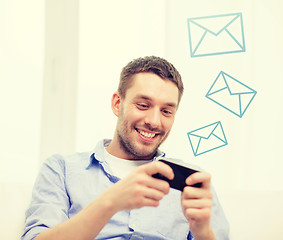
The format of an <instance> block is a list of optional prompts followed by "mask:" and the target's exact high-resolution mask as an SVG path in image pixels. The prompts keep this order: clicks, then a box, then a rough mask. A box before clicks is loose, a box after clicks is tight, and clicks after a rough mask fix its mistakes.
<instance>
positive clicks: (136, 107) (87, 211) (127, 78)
mask: <svg viewBox="0 0 283 240" xmlns="http://www.w3.org/2000/svg"><path fill="white" fill-rule="evenodd" d="M160 93H162V94H160ZM182 93H183V83H182V80H181V76H180V74H179V73H178V71H177V70H176V69H175V68H174V66H173V65H172V64H171V63H169V62H167V61H166V60H164V59H162V58H158V57H145V58H139V59H136V60H133V61H132V62H130V63H129V64H128V65H127V66H126V67H124V68H123V70H122V73H121V76H120V84H119V88H118V91H117V92H116V93H114V94H113V97H112V111H113V113H114V114H115V115H116V116H117V118H118V121H117V126H116V130H115V133H114V137H113V140H103V141H101V142H100V143H98V145H97V147H96V148H95V150H94V151H92V152H90V153H77V154H74V155H71V156H65V157H63V156H59V155H55V156H53V157H51V158H50V159H48V160H46V161H45V163H44V165H43V167H42V169H41V172H40V174H39V176H38V179H37V181H36V184H35V187H34V191H33V197H32V202H31V205H30V207H29V209H28V210H27V213H26V228H25V233H24V235H23V236H22V239H23V240H27V239H36V240H41V239H42V240H44V239H52V240H53V239H60V240H61V239H68V240H71V239H91V240H92V239H154V240H158V239H174V240H181V239H195V240H212V239H217V240H222V239H228V233H227V232H228V230H227V229H228V227H227V226H228V224H227V221H226V219H225V216H224V214H223V211H222V209H221V207H220V205H219V203H218V201H217V198H216V195H215V193H214V192H212V191H213V189H212V188H211V186H210V175H209V174H208V173H205V172H197V173H194V174H193V175H191V176H190V177H188V178H187V180H186V183H187V185H188V186H186V187H185V188H184V190H183V192H180V191H178V190H175V189H170V186H169V184H168V183H167V182H166V181H163V180H160V179H156V178H154V177H152V175H154V174H156V173H160V174H162V175H164V176H165V177H167V178H169V179H173V178H174V173H173V171H172V169H171V168H170V167H169V166H168V165H166V164H164V163H162V162H159V161H155V160H156V158H157V157H158V156H164V153H162V152H161V151H160V150H158V148H159V146H160V144H161V143H162V142H163V141H164V140H165V139H166V138H167V136H168V134H169V132H170V130H171V127H172V124H173V122H174V118H175V114H176V111H177V108H178V105H179V102H180V99H181V96H182ZM176 161H178V160H176ZM195 183H202V187H201V188H195V187H192V186H191V185H194V184H195ZM193 237H194V238H193Z"/></svg>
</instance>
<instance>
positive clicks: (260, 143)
mask: <svg viewBox="0 0 283 240" xmlns="http://www.w3.org/2000/svg"><path fill="white" fill-rule="evenodd" d="M149 6H150V7H149ZM280 7H281V8H280ZM282 7H283V5H282V3H281V2H280V1H276V0H273V1H252V0H249V1H247V0H245V1H223V0H218V1H208V0H207V1H198V2H196V1H188V0H178V1H173V0H168V1H119V2H117V1H104V2H103V3H100V2H99V3H98V2H97V1H87V0H85V1H81V2H80V34H79V36H80V45H79V49H80V56H79V58H80V60H79V79H78V81H79V92H78V125H77V150H79V151H83V150H88V149H91V148H93V147H94V145H95V144H96V142H97V141H98V140H100V139H101V138H103V137H109V138H111V137H112V134H113V130H114V128H115V123H116V118H115V116H114V115H113V113H112V112H111V109H110V99H111V94H112V93H113V92H114V91H115V90H116V88H117V84H118V78H119V73H120V71H121V68H122V67H123V66H124V65H125V64H126V63H127V62H128V61H129V60H131V59H133V58H136V57H139V56H145V55H159V56H161V57H165V58H167V59H168V60H169V61H171V62H172V63H173V64H174V65H175V66H176V67H177V68H178V69H179V70H180V73H181V74H182V76H183V80H184V84H185V93H184V96H183V99H182V102H181V106H180V109H179V110H178V113H177V117H176V122H175V125H174V127H173V130H172V132H171V135H170V136H169V138H168V140H167V141H166V142H165V143H164V144H163V146H162V148H163V149H166V152H167V153H168V154H169V155H171V156H175V157H180V158H182V159H184V160H187V161H191V162H193V163H196V164H199V165H200V166H202V167H203V168H204V169H206V170H207V171H209V172H211V173H212V175H213V183H214V186H215V187H216V189H217V192H218V195H219V197H220V200H221V202H222V203H223V207H224V208H225V211H226V212H227V216H228V218H229V221H230V222H231V239H233V240H238V239H265V238H266V236H269V237H270V238H273V239H277V238H278V237H279V236H283V232H282V230H281V229H282V227H283V226H282V223H280V219H281V218H280V216H279V215H277V213H278V212H282V211H281V209H282V207H281V206H280V203H279V201H274V200H273V199H274V197H275V196H278V199H279V200H280V201H281V200H282V191H283V184H282V182H283V175H282V174H280V172H281V169H282V167H283V162H282V157H281V152H280V145H281V143H282V141H281V136H282V133H283V127H282V125H281V122H282V121H283V112H282V110H281V109H282V102H283V96H282V94H281V92H282V90H283V73H282V70H281V67H280V66H281V65H282V60H281V55H282V53H283V47H282V46H283V45H282V38H283V31H282V27H280V26H281V24H282V23H283V18H282V16H281V14H280V9H282ZM235 12H242V14H243V22H244V34H245V43H246V52H243V53H234V54H226V55H217V56H210V57H199V58H194V59H193V58H191V57H190V54H189V40H188V29H187V18H189V17H200V16H209V15H217V14H227V13H235ZM144 23H145V24H147V25H146V27H144V26H143V24H144ZM221 70H222V71H224V72H226V73H228V74H230V75H232V76H233V77H235V78H236V79H238V80H240V81H242V82H244V83H245V84H246V85H248V86H250V87H252V88H253V89H255V90H256V91H257V92H258V94H257V95H256V97H255V98H254V100H253V102H252V103H251V105H250V107H249V108H248V110H247V111H246V113H245V114H244V116H243V117H242V118H238V117H237V116H235V115H233V114H231V113H230V112H228V111H226V110H224V109H222V108H220V107H219V106H218V105H216V104H214V103H212V102H211V101H209V100H208V99H206V98H205V97H204V96H205V94H206V93H207V91H208V89H209V87H210V86H211V84H212V83H213V81H214V80H215V79H216V77H217V75H218V73H219V72H220V71H221ZM106 119H107V120H106ZM219 120H220V121H221V122H222V124H223V127H224V131H225V134H226V137H227V139H228V145H227V146H225V147H223V148H219V149H217V150H215V151H211V152H209V153H206V154H203V155H200V156H198V157H194V156H193V153H192V150H191V147H190V145H189V141H188V138H187V132H188V131H191V130H194V129H197V128H200V127H202V126H205V125H207V124H209V123H213V122H215V121H219ZM245 198H246V199H245ZM270 202H272V203H273V204H274V205H272V207H270V208H269V211H268V212H264V213H262V218H263V219H264V218H265V216H266V217H268V218H269V219H270V216H273V219H272V221H270V222H269V223H267V224H266V225H265V226H266V227H265V228H262V229H261V231H258V224H259V223H260V219H259V216H256V215H255V213H257V211H258V210H259V209H258V208H260V206H268V205H269V203H270ZM255 203H257V204H255ZM248 209H249V211H250V215H249V213H248V212H247V211H248ZM260 211H261V210H260ZM246 214H248V215H246ZM243 215H246V217H245V219H246V221H245V220H244V219H243ZM247 223H248V224H249V228H248V229H247V228H246V224H247ZM280 226H281V227H280ZM242 231H245V232H248V233H247V234H246V235H245V236H243V232H242Z"/></svg>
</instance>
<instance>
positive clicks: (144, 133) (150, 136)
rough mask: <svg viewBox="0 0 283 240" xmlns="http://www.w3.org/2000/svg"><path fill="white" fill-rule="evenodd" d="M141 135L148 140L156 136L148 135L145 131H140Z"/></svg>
mask: <svg viewBox="0 0 283 240" xmlns="http://www.w3.org/2000/svg"><path fill="white" fill-rule="evenodd" d="M139 133H140V134H141V135H143V136H145V137H147V138H153V137H154V136H155V134H154V133H148V132H144V131H141V130H139Z"/></svg>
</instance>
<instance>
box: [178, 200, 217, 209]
mask: <svg viewBox="0 0 283 240" xmlns="http://www.w3.org/2000/svg"><path fill="white" fill-rule="evenodd" d="M182 206H183V207H184V208H185V209H187V208H197V209H202V208H211V206H212V201H211V199H208V198H202V199H190V200H187V199H183V200H182Z"/></svg>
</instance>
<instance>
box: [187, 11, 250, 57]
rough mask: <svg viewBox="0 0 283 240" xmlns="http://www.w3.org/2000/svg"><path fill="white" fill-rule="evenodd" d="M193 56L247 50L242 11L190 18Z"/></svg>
mask: <svg viewBox="0 0 283 240" xmlns="http://www.w3.org/2000/svg"><path fill="white" fill-rule="evenodd" d="M187 23H188V32H189V42H190V54H191V57H201V56H211V55H218V54H227V53H236V52H245V51H246V47H245V39H244V28H243V18H242V13H232V14H224V15H215V16H207V17H196V18H188V19H187Z"/></svg>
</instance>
